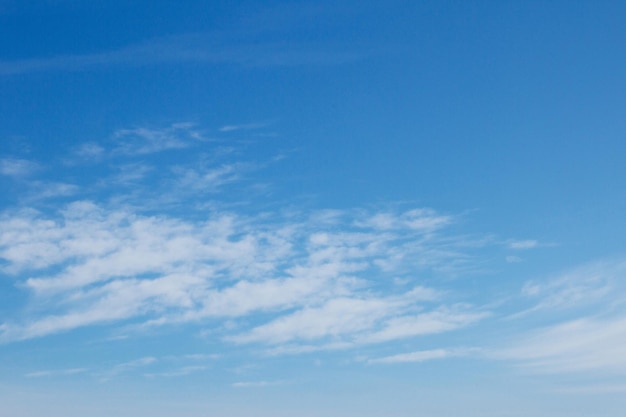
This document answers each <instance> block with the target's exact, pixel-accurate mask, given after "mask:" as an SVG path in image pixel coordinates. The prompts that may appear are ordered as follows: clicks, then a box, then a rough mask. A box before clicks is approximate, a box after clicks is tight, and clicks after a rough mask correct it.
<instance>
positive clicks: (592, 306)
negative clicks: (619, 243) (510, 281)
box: [494, 258, 626, 375]
mask: <svg viewBox="0 0 626 417" xmlns="http://www.w3.org/2000/svg"><path fill="white" fill-rule="evenodd" d="M625 274H626V262H624V260H623V259H621V258H614V259H607V260H604V261H600V262H592V263H589V264H586V265H582V266H580V267H578V268H575V269H572V270H569V271H566V272H564V273H563V274H561V275H558V276H556V277H554V278H552V279H548V280H544V281H541V282H537V281H528V282H526V283H525V284H524V286H523V288H522V295H523V296H524V297H525V298H526V299H529V300H532V301H533V303H534V304H533V305H532V306H531V307H529V308H528V309H525V310H522V311H521V312H519V313H516V314H514V315H512V316H509V317H508V318H509V319H514V320H520V319H523V318H528V317H529V316H532V315H533V314H541V315H542V317H543V318H544V320H545V321H546V322H552V324H548V325H544V326H542V327H541V328H535V329H531V330H528V331H526V332H524V333H522V334H519V335H518V336H517V337H515V338H513V339H512V340H511V341H510V346H509V347H507V348H504V349H499V350H497V351H496V352H494V356H495V357H498V358H500V359H506V360H510V361H513V362H514V363H515V364H517V365H518V366H519V367H521V368H522V369H524V370H526V371H528V372H533V373H593V374H601V375H606V374H620V375H623V374H624V373H626V359H625V356H624V355H623V346H624V345H625V344H626V315H624V313H623V305H624V303H625V302H626V296H624V294H625V291H624V283H623V282H624V280H623V278H624V276H625ZM564 312H567V316H566V318H563V313H564Z"/></svg>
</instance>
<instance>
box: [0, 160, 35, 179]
mask: <svg viewBox="0 0 626 417" xmlns="http://www.w3.org/2000/svg"><path fill="white" fill-rule="evenodd" d="M38 169H39V165H38V164H37V163H35V162H32V161H28V160H26V159H16V158H2V159H0V175H4V176H7V177H12V178H24V177H28V176H29V175H31V174H33V173H34V172H35V171H37V170H38Z"/></svg>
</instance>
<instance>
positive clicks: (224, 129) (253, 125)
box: [219, 123, 268, 132]
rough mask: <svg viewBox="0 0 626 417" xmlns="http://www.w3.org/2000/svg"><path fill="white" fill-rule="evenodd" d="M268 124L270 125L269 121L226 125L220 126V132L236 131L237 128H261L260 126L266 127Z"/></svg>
mask: <svg viewBox="0 0 626 417" xmlns="http://www.w3.org/2000/svg"><path fill="white" fill-rule="evenodd" d="M267 125H268V124H267V123H245V124H238V125H226V126H222V127H220V129H219V131H220V132H234V131H237V130H253V129H260V128H263V127H266V126H267Z"/></svg>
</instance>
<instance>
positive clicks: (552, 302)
mask: <svg viewBox="0 0 626 417" xmlns="http://www.w3.org/2000/svg"><path fill="white" fill-rule="evenodd" d="M624 276H626V262H624V261H622V260H619V259H618V260H605V261H599V262H593V263H590V264H587V265H583V266H580V267H578V268H575V269H572V270H569V271H567V272H565V273H563V274H560V275H557V276H556V277H554V278H551V279H547V280H543V281H537V280H532V281H527V282H526V283H524V286H523V287H522V295H524V296H525V297H527V298H528V299H530V300H535V302H536V304H535V305H534V306H533V307H531V308H529V309H527V310H524V311H522V312H520V313H517V314H516V315H515V316H520V315H525V314H529V313H532V312H535V311H542V310H547V309H572V308H578V307H582V306H588V305H591V304H594V303H598V302H600V301H601V300H605V301H607V300H608V302H609V303H610V302H611V301H612V300H616V299H620V298H626V296H623V297H622V296H621V295H620V294H623V290H624V284H623V283H622V282H623V277H624Z"/></svg>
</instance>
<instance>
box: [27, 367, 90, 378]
mask: <svg viewBox="0 0 626 417" xmlns="http://www.w3.org/2000/svg"><path fill="white" fill-rule="evenodd" d="M87 371H88V369H87V368H70V369H55V370H46V371H35V372H29V373H27V374H25V375H24V376H25V377H26V378H42V377H52V376H66V375H76V374H82V373H85V372H87Z"/></svg>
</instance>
